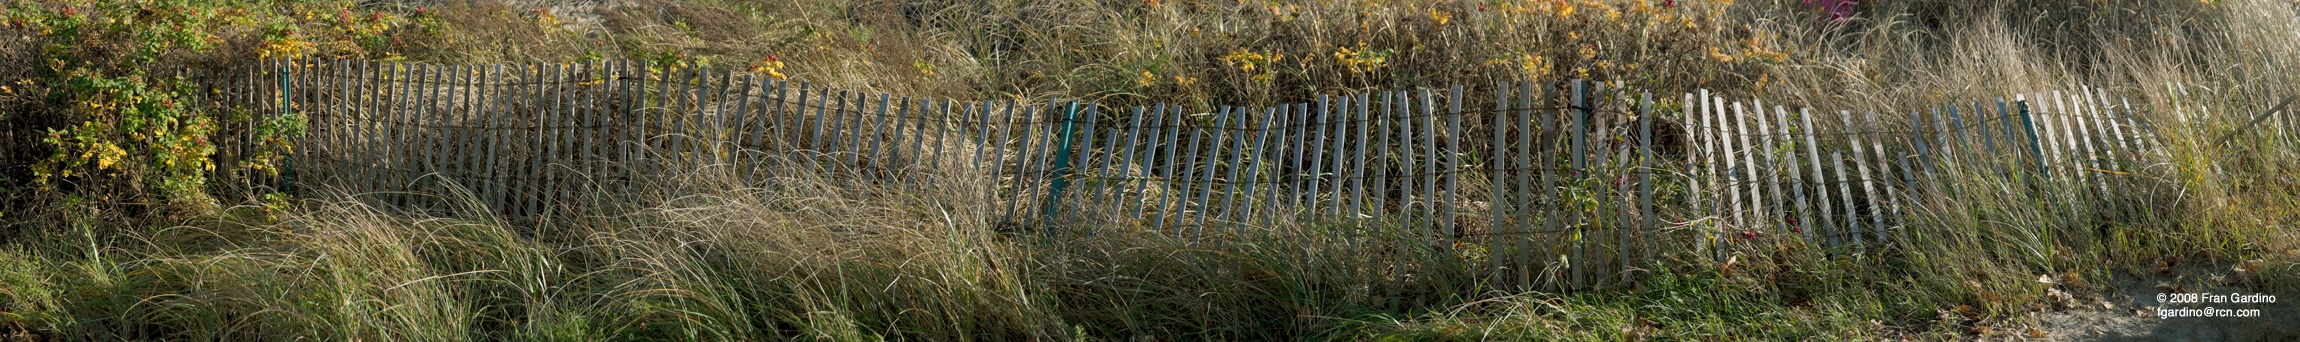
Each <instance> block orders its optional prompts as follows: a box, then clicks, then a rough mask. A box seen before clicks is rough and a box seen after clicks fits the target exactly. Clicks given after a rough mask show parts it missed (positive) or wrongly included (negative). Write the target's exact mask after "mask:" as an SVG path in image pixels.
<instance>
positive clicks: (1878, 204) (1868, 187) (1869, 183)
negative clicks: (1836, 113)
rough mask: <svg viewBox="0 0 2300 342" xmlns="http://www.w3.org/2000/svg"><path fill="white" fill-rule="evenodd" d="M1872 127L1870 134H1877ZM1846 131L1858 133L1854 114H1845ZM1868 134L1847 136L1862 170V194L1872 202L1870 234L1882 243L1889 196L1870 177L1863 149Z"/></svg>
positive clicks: (1868, 120) (1865, 120) (1855, 161)
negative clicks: (1863, 142) (1883, 193)
mask: <svg viewBox="0 0 2300 342" xmlns="http://www.w3.org/2000/svg"><path fill="white" fill-rule="evenodd" d="M1861 122H1870V119H1868V117H1863V119H1861ZM1870 126H1872V129H1870V131H1868V133H1875V124H1870ZM1845 129H1847V131H1856V126H1854V122H1852V112H1845ZM1868 133H1852V135H1847V138H1849V140H1852V147H1854V165H1858V168H1861V193H1863V197H1868V202H1870V207H1868V213H1870V232H1872V234H1877V241H1879V243H1881V241H1884V236H1881V234H1884V216H1886V213H1884V202H1886V197H1888V195H1881V193H1879V191H1877V179H1879V177H1870V168H1868V161H1870V158H1868V154H1865V151H1863V147H1861V135H1868ZM1879 147H1881V145H1879ZM1870 151H1877V154H1884V151H1879V149H1870ZM1891 188H1893V186H1891V184H1888V186H1886V191H1891ZM1856 236H1858V234H1856Z"/></svg>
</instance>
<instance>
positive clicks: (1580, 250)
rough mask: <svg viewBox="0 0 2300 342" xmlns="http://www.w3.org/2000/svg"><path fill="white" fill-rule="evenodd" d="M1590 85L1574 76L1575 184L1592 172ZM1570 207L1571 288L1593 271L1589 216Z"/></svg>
mask: <svg viewBox="0 0 2300 342" xmlns="http://www.w3.org/2000/svg"><path fill="white" fill-rule="evenodd" d="M1588 87H1589V85H1588V81H1584V80H1579V79H1576V80H1573V108H1572V111H1571V115H1572V120H1573V122H1572V126H1568V127H1569V128H1566V133H1571V134H1573V141H1572V143H1573V145H1572V146H1570V147H1568V148H1569V149H1568V150H1567V151H1568V152H1569V153H1571V154H1572V159H1569V160H1570V161H1571V162H1572V164H1571V167H1572V171H1569V172H1571V173H1570V174H1568V175H1567V177H1571V178H1570V179H1569V180H1568V182H1569V183H1568V184H1571V186H1574V187H1580V186H1581V185H1582V184H1583V181H1584V180H1587V179H1588V177H1589V176H1588V174H1586V172H1588V171H1587V170H1588V169H1589V168H1588V167H1589V164H1588V162H1589V160H1588V153H1589V152H1588V148H1587V147H1588V146H1589V102H1590V101H1589V89H1588ZM1568 210H1569V211H1570V212H1571V214H1572V217H1573V218H1572V222H1571V223H1572V224H1573V227H1572V233H1573V235H1572V236H1573V242H1572V244H1573V246H1572V248H1573V257H1572V258H1571V259H1568V260H1570V261H1572V266H1569V267H1570V268H1571V271H1572V274H1573V282H1572V283H1569V284H1568V285H1567V286H1568V289H1579V288H1581V287H1582V286H1585V285H1587V284H1588V279H1589V278H1588V276H1587V273H1589V272H1588V269H1589V244H1588V242H1589V235H1588V231H1589V226H1588V222H1587V220H1588V219H1589V218H1588V217H1587V216H1586V215H1584V214H1583V210H1581V209H1578V208H1575V209H1568Z"/></svg>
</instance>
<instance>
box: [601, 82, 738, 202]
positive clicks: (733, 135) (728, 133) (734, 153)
mask: <svg viewBox="0 0 2300 342" xmlns="http://www.w3.org/2000/svg"><path fill="white" fill-rule="evenodd" d="M727 78H729V79H732V78H735V77H734V72H733V71H729V72H728V74H727ZM739 83H741V85H739V86H736V88H734V90H733V92H734V93H733V94H732V96H734V98H722V99H721V101H722V102H734V103H735V112H734V114H733V115H728V114H725V113H721V114H719V122H722V123H721V124H719V127H721V128H722V131H721V132H719V135H718V137H716V138H718V139H719V141H720V142H719V145H722V146H725V147H726V148H731V149H732V150H729V151H727V152H725V153H720V154H721V155H724V156H725V157H724V158H727V162H728V163H730V164H729V165H728V167H731V168H733V170H730V171H732V172H730V173H729V174H730V175H732V176H734V177H735V179H736V180H739V181H742V182H743V184H751V181H752V180H751V171H752V169H753V168H752V167H749V166H748V164H745V163H744V162H743V160H744V159H745V158H743V156H744V155H745V153H744V151H745V150H748V149H750V148H752V147H751V146H750V145H748V144H744V143H743V142H744V141H743V131H746V130H748V129H746V127H749V126H750V122H751V121H752V120H749V119H751V118H750V114H751V113H750V109H751V100H752V99H753V97H751V88H753V87H756V86H757V83H758V75H753V74H744V75H743V81H742V82H739ZM722 106H723V105H722ZM730 117H731V119H730ZM724 122H734V126H728V125H727V124H724ZM726 127H732V129H726ZM585 149H589V147H585Z"/></svg>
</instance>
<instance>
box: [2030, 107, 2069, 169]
mask: <svg viewBox="0 0 2300 342" xmlns="http://www.w3.org/2000/svg"><path fill="white" fill-rule="evenodd" d="M2029 96H2032V97H2033V98H2035V100H2033V101H2031V100H2026V99H2022V100H2021V101H2022V103H2026V104H2028V106H2029V107H2030V111H2031V112H2030V115H2028V116H2030V117H2031V118H2030V125H2032V127H2034V128H2033V129H2035V130H2036V133H2037V139H2039V140H2042V141H2043V143H2041V144H2040V145H2042V146H2044V151H2045V154H2041V155H2038V156H2037V159H2039V160H2043V164H2044V165H2045V166H2044V167H2045V171H2044V172H2045V175H2046V177H2055V178H2058V176H2059V175H2058V174H2059V173H2060V171H2059V170H2060V168H2059V167H2057V166H2058V165H2063V164H2062V162H2061V161H2062V160H2063V159H2062V158H2060V151H2061V148H2060V139H2059V138H2058V137H2055V136H2054V135H2053V133H2054V131H2053V127H2052V119H2051V118H2049V117H2045V116H2046V115H2051V114H2050V113H2052V103H2051V102H2050V101H2046V100H2045V97H2044V93H2041V92H2039V93H2035V94H2033V95H2029Z"/></svg>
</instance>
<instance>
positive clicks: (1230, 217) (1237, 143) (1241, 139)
mask: <svg viewBox="0 0 2300 342" xmlns="http://www.w3.org/2000/svg"><path fill="white" fill-rule="evenodd" d="M1222 112H1223V113H1226V114H1223V115H1224V116H1229V115H1236V116H1237V118H1235V119H1233V120H1231V121H1230V122H1231V125H1230V126H1224V127H1223V130H1225V131H1227V132H1226V133H1228V135H1229V136H1230V145H1229V148H1227V149H1221V150H1222V151H1228V152H1227V153H1229V155H1230V164H1229V165H1230V166H1229V167H1226V168H1225V169H1229V171H1230V172H1229V174H1227V175H1224V178H1223V181H1222V183H1223V184H1222V205H1221V206H1220V207H1219V208H1221V209H1222V216H1221V217H1220V220H1219V221H1223V222H1224V223H1235V222H1242V221H1243V220H1242V219H1241V218H1242V216H1239V213H1238V195H1239V193H1238V184H1241V183H1243V184H1246V188H1247V189H1252V188H1253V187H1254V185H1253V183H1247V182H1246V181H1245V179H1243V178H1238V177H1239V176H1240V174H1241V173H1243V172H1245V169H1246V156H1247V154H1248V153H1249V152H1248V151H1249V150H1247V148H1248V147H1252V145H1250V144H1251V142H1249V141H1247V140H1246V135H1247V134H1248V131H1250V130H1252V128H1251V127H1253V126H1251V124H1248V123H1247V122H1248V121H1250V120H1253V117H1254V116H1253V115H1252V114H1253V110H1251V109H1247V108H1245V107H1230V106H1222ZM1248 198H1252V197H1248Z"/></svg>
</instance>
